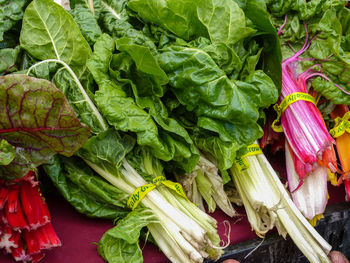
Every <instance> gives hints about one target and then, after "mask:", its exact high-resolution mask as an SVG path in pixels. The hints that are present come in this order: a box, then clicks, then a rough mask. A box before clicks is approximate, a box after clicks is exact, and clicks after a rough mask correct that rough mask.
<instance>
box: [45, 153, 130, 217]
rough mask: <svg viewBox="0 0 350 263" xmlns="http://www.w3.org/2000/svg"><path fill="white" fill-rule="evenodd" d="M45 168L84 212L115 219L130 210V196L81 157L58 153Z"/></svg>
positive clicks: (70, 199)
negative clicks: (93, 169)
mask: <svg viewBox="0 0 350 263" xmlns="http://www.w3.org/2000/svg"><path fill="white" fill-rule="evenodd" d="M44 170H45V172H46V174H47V175H48V176H49V177H50V179H51V180H52V182H53V184H54V185H55V186H56V187H57V188H58V190H59V191H60V193H61V194H62V195H63V197H64V198H65V199H66V200H67V201H68V202H69V203H70V204H71V205H72V206H73V207H74V208H75V209H76V210H77V211H78V212H80V213H82V214H85V215H87V216H89V217H97V218H107V219H113V220H116V219H119V218H123V217H125V216H126V215H127V214H128V213H129V212H130V210H129V209H127V208H126V201H127V199H128V197H129V196H128V195H127V194H125V193H124V192H122V191H121V190H119V189H118V188H116V187H114V186H112V185H110V184H109V183H107V182H106V181H104V180H103V179H102V178H101V177H100V176H97V175H95V174H94V172H93V171H92V170H91V169H90V168H89V167H88V166H87V165H86V163H85V162H84V161H83V160H81V159H80V158H78V157H70V158H65V157H62V156H58V155H56V156H55V157H54V158H53V159H52V160H50V162H49V163H47V164H45V165H44Z"/></svg>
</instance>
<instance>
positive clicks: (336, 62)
mask: <svg viewBox="0 0 350 263" xmlns="http://www.w3.org/2000/svg"><path fill="white" fill-rule="evenodd" d="M267 3H268V8H269V10H270V12H271V14H272V19H273V22H274V24H275V25H276V27H279V28H280V29H279V34H280V39H281V44H282V54H283V59H284V60H283V62H282V95H281V97H280V102H281V104H280V107H278V108H277V110H278V112H279V115H282V116H281V128H279V129H280V131H282V130H283V131H284V134H285V136H286V139H287V143H286V164H287V172H288V182H289V188H290V190H291V192H292V196H293V200H294V202H295V203H296V204H297V206H298V208H299V209H300V210H301V211H302V212H303V214H304V215H305V216H306V217H307V218H309V219H312V218H314V217H315V216H317V215H319V214H322V213H323V211H324V209H325V206H326V203H327V199H328V198H327V174H328V169H329V170H331V171H332V172H335V171H337V162H336V156H335V152H334V149H333V144H334V142H335V141H334V140H333V138H332V137H331V136H330V134H329V133H328V130H327V126H326V124H325V121H324V120H323V117H322V115H321V113H320V111H319V110H318V108H317V103H318V99H319V98H320V97H321V96H323V97H325V98H326V99H328V100H330V101H331V102H332V103H335V104H337V103H348V100H349V98H350V97H349V94H350V93H349V92H348V89H349V88H350V86H349V79H348V76H349V72H350V71H349V62H350V61H349V59H348V58H349V54H350V53H349V51H350V49H349V45H348V44H347V40H346V39H347V35H348V29H349V25H348V20H349V18H350V16H349V15H350V12H349V9H348V8H346V7H345V2H344V1H337V0H334V1H333V0H331V1H311V2H306V1H300V2H298V3H287V2H284V3H282V4H281V2H280V1H267ZM316 94H317V95H316ZM312 95H313V96H314V97H316V98H314V97H312ZM315 95H316V96H315ZM302 97H303V98H302ZM289 102H291V103H289ZM282 128H283V129H282ZM277 129H278V128H277Z"/></svg>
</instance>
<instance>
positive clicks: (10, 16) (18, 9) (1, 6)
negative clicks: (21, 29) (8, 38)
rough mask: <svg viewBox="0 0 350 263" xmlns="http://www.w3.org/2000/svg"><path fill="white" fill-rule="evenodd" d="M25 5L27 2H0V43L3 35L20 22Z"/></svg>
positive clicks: (12, 0) (21, 0)
mask: <svg viewBox="0 0 350 263" xmlns="http://www.w3.org/2000/svg"><path fill="white" fill-rule="evenodd" d="M26 3H27V0H1V1H0V42H1V41H2V40H3V37H4V33H5V32H7V31H9V30H10V29H11V28H12V27H13V26H14V25H15V24H16V23H17V22H19V21H20V20H22V18H23V11H24V8H25V5H26Z"/></svg>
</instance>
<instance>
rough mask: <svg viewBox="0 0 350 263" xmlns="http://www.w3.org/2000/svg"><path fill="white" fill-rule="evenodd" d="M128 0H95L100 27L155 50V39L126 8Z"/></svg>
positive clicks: (116, 35) (116, 36) (117, 36)
mask: <svg viewBox="0 0 350 263" xmlns="http://www.w3.org/2000/svg"><path fill="white" fill-rule="evenodd" d="M127 2H128V1H127V0H122V1H121V0H96V1H94V8H95V10H96V14H97V15H98V17H99V19H98V20H99V24H100V27H101V28H102V29H103V30H104V32H105V33H108V34H110V35H111V36H113V37H114V38H121V37H127V38H129V39H132V40H133V42H134V43H135V44H140V45H144V46H147V47H149V48H150V49H151V50H152V51H155V50H156V46H155V43H154V41H153V39H152V38H151V36H150V35H147V34H145V32H144V31H146V30H144V31H143V30H142V24H139V23H137V21H136V22H135V19H133V16H134V15H131V14H130V11H129V10H128V9H127V8H126V5H127ZM134 24H135V25H134ZM140 28H141V29H140Z"/></svg>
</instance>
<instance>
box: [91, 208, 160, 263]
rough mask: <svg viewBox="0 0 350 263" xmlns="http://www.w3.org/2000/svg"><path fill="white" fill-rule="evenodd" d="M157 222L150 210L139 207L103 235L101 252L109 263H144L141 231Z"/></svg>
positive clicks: (99, 250) (99, 245) (100, 245)
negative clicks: (140, 241)
mask: <svg viewBox="0 0 350 263" xmlns="http://www.w3.org/2000/svg"><path fill="white" fill-rule="evenodd" d="M156 222H157V219H156V217H155V216H154V214H153V213H152V212H151V211H150V210H148V209H145V208H137V209H136V210H134V211H132V212H130V213H129V214H128V216H127V217H125V218H123V219H122V220H120V221H119V222H118V224H117V226H116V227H114V228H112V229H110V230H108V231H107V232H106V233H105V234H104V235H103V237H102V238H101V240H100V242H99V244H98V252H99V254H100V255H101V256H102V257H103V258H104V259H105V260H106V261H108V262H109V263H129V262H133V263H142V262H143V257H142V251H141V248H140V246H139V237H140V231H141V229H142V228H143V227H145V226H147V225H148V224H150V223H156Z"/></svg>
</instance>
